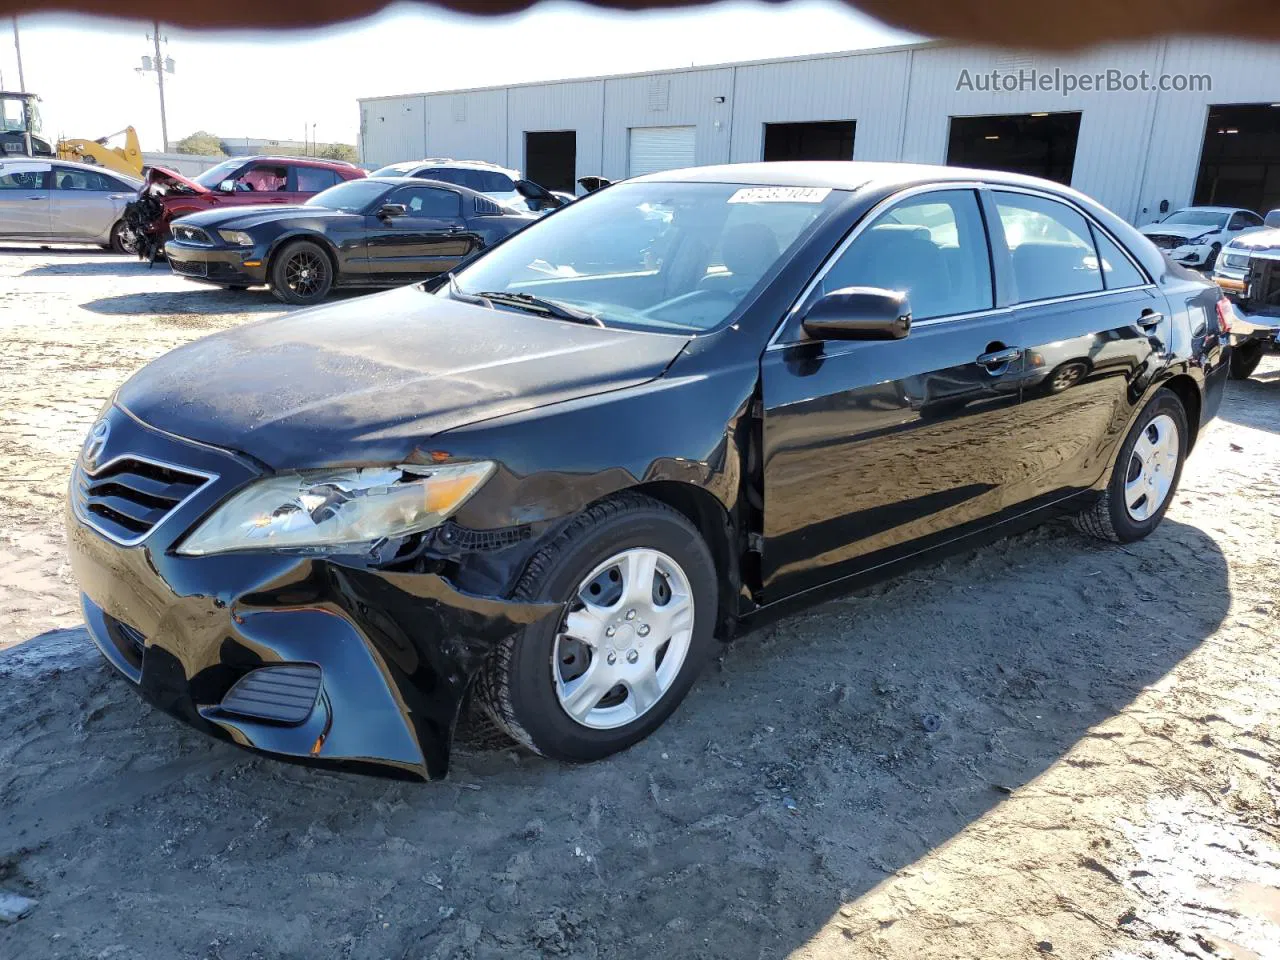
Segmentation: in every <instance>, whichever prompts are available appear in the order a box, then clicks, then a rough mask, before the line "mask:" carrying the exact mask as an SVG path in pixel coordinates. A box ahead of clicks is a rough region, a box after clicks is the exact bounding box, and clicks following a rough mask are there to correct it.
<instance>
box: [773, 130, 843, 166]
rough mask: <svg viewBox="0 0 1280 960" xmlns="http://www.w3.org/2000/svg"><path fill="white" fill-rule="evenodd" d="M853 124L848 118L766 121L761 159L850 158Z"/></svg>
mask: <svg viewBox="0 0 1280 960" xmlns="http://www.w3.org/2000/svg"><path fill="white" fill-rule="evenodd" d="M854 126H855V123H854V121H852V120H822V121H817V122H814V123H766V124H765V125H764V159H765V160H767V161H771V160H852V159H853V132H854Z"/></svg>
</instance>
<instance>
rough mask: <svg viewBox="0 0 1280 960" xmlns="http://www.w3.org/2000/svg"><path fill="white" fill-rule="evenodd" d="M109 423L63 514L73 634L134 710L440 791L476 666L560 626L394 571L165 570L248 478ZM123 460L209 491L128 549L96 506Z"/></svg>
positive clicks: (237, 564) (198, 564)
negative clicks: (73, 586) (507, 646)
mask: <svg viewBox="0 0 1280 960" xmlns="http://www.w3.org/2000/svg"><path fill="white" fill-rule="evenodd" d="M106 419H107V421H108V423H109V424H110V429H109V437H110V440H109V446H110V448H111V449H110V451H108V454H109V456H99V457H98V458H96V461H97V462H99V463H101V464H102V466H100V467H95V469H94V470H93V471H92V472H87V471H86V470H85V469H84V468H83V465H78V466H77V468H76V471H75V475H74V476H73V478H72V495H71V498H70V503H69V506H68V510H67V539H68V546H69V550H70V556H71V564H72V569H73V571H74V573H75V576H76V579H77V580H78V582H79V584H80V588H81V590H82V593H83V596H82V604H83V609H84V615H85V621H86V624H87V626H88V628H89V632H90V634H91V635H92V637H93V639H94V641H95V642H96V643H97V645H98V646H99V648H101V650H102V652H103V654H104V655H105V656H106V658H107V659H108V660H109V661H110V662H111V664H112V665H113V666H115V667H116V669H117V670H118V671H119V672H120V673H122V674H123V675H124V676H125V677H127V678H128V679H129V680H130V681H132V682H133V683H134V684H135V685H136V687H137V689H138V692H139V693H140V694H141V695H142V696H143V697H145V698H146V699H147V700H148V701H149V702H151V703H153V704H154V705H156V706H157V707H159V708H161V709H163V710H164V711H166V712H167V713H170V714H172V715H173V716H175V717H177V718H178V719H180V720H183V721H185V722H187V723H189V724H191V725H192V726H194V727H197V728H199V729H201V730H203V731H204V732H206V733H208V734H210V735H212V736H215V737H219V738H221V739H224V740H228V741H231V742H233V743H236V744H238V745H240V746H242V747H247V748H251V749H254V750H260V751H263V752H265V753H269V754H271V755H273V756H276V757H279V758H282V759H287V760H292V761H298V762H304V763H314V764H318V765H325V766H336V767H344V768H350V769H355V770H359V771H362V772H366V773H376V774H381V775H386V776H397V777H405V778H420V779H436V778H439V777H443V776H444V775H445V774H446V773H447V771H448V762H449V748H450V742H451V740H452V736H453V732H454V728H455V725H456V723H457V720H458V715H459V712H460V710H461V707H462V704H463V702H464V699H465V697H466V695H467V691H468V688H469V686H470V684H471V681H472V679H473V678H474V677H475V675H476V672H477V671H478V670H479V669H480V666H481V665H482V664H483V662H484V660H485V658H486V657H487V656H488V655H489V653H490V652H491V651H492V650H493V649H494V647H495V646H496V645H497V644H498V643H499V642H500V641H502V640H503V639H505V638H507V637H509V636H511V635H512V634H513V633H515V632H517V631H519V630H521V629H523V628H525V627H526V626H528V625H530V624H534V623H538V622H540V621H542V620H543V619H545V618H548V617H558V616H560V614H561V612H562V608H561V605H560V604H555V603H520V602H513V601H507V600H503V599H499V598H494V597H485V596H477V595H473V594H470V593H467V592H466V591H463V590H460V589H458V588H457V587H456V586H455V585H454V584H453V583H451V582H450V580H449V579H448V577H447V576H446V575H445V574H444V573H443V572H441V571H438V570H437V571H427V572H418V571H406V570H389V569H383V568H378V567H376V566H369V565H366V564H364V563H362V560H361V558H337V557H313V556H300V555H296V554H282V553H270V552H262V553H243V554H226V555H217V556H209V557H183V556H178V555H176V554H175V553H174V552H173V551H172V546H173V545H174V544H175V543H176V542H177V541H178V540H179V539H180V538H181V537H182V536H183V534H184V533H185V532H186V530H188V529H189V528H190V527H191V526H192V525H193V524H194V523H195V522H197V521H198V520H199V519H200V518H201V517H202V516H203V515H205V514H206V513H207V512H208V511H209V510H210V509H211V508H212V507H213V506H215V505H216V504H217V503H218V502H220V501H221V500H223V499H225V497H226V495H227V493H228V492H229V491H230V490H232V489H237V488H238V487H240V486H241V485H243V483H245V482H248V481H249V480H250V479H252V478H253V477H255V476H256V475H258V473H259V471H258V470H257V468H256V467H254V466H253V465H252V464H250V463H248V462H246V461H244V460H242V459H241V458H239V457H236V456H233V455H231V454H229V453H226V452H224V451H220V450H215V449H213V448H209V447H204V446H202V445H197V444H189V443H186V442H184V441H180V440H176V439H174V438H171V437H168V436H166V435H163V434H160V433H158V432H156V431H153V430H151V429H149V428H147V427H144V426H143V425H141V424H139V423H138V422H137V421H134V420H133V419H132V418H130V417H129V416H128V415H127V414H124V413H123V412H121V411H119V410H118V409H116V408H112V410H111V412H110V413H109V414H108V416H107V418H106ZM135 463H137V464H150V465H152V466H154V467H155V468H156V470H162V469H166V468H165V465H174V466H175V467H180V468H181V469H182V470H186V471H190V472H191V473H192V474H193V475H196V476H200V477H208V478H210V479H209V480H208V482H206V483H205V484H204V485H203V486H201V487H200V488H199V489H198V490H197V491H196V492H195V493H193V494H191V495H190V497H188V498H187V499H184V500H182V501H181V502H180V503H179V504H178V505H177V506H176V507H173V508H172V510H171V511H170V512H169V513H167V514H165V515H164V516H163V517H162V518H160V519H159V520H157V521H156V522H155V524H154V527H153V528H152V529H151V530H150V531H149V532H147V533H146V534H145V535H144V536H143V537H142V538H141V539H138V540H137V541H136V542H129V539H130V538H125V537H121V536H119V535H118V528H117V527H113V526H112V525H111V523H110V522H109V521H108V518H109V516H110V515H111V511H112V510H113V507H112V504H113V503H114V504H115V508H118V509H119V510H120V511H124V510H126V509H127V505H126V504H125V503H124V502H123V501H122V500H120V499H119V491H118V490H115V491H111V490H108V492H106V493H103V494H101V495H98V494H94V493H92V491H93V490H95V489H98V487H99V486H100V485H101V481H99V480H98V479H97V478H100V477H103V476H104V475H105V476H107V477H108V480H107V485H108V487H109V486H110V483H111V481H112V478H114V479H115V480H117V481H118V484H117V485H119V484H122V483H126V482H131V481H129V480H128V477H130V476H132V475H131V474H129V473H128V472H127V471H129V470H132V469H135V467H134V466H133V465H134V464H135ZM136 469H139V470H144V472H145V470H150V469H151V467H143V466H137V467H136ZM112 471H115V473H114V474H113V473H112ZM155 476H159V477H161V478H162V479H163V478H164V477H171V476H172V473H168V474H165V473H157V474H155ZM135 479H136V478H135ZM138 482H139V483H140V482H141V481H138ZM152 482H155V477H152ZM86 491H89V492H88V493H86ZM153 494H154V495H155V496H157V497H160V496H162V495H161V493H160V492H159V491H155V490H153ZM113 497H114V498H116V499H113ZM104 511H105V512H104Z"/></svg>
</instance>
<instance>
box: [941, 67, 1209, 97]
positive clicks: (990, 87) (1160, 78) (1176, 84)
mask: <svg viewBox="0 0 1280 960" xmlns="http://www.w3.org/2000/svg"><path fill="white" fill-rule="evenodd" d="M956 90H957V91H960V90H968V91H971V92H975V93H1028V92H1032V93H1058V94H1061V95H1062V96H1064V97H1066V96H1070V95H1071V94H1073V93H1075V92H1076V91H1077V90H1079V91H1082V92H1085V93H1091V92H1096V93H1151V92H1156V91H1158V92H1161V93H1209V92H1211V91H1212V90H1213V77H1212V76H1211V75H1210V74H1207V73H1151V72H1150V71H1148V70H1139V71H1137V72H1131V71H1127V70H1121V69H1119V68H1118V67H1113V68H1110V69H1107V70H1101V71H1098V72H1096V73H1076V72H1073V71H1070V70H1063V69H1061V68H1059V67H1055V68H1054V69H1052V70H1037V69H1035V68H1034V67H1023V68H1020V69H1017V70H979V71H973V70H969V69H967V68H966V69H962V70H961V71H960V75H959V76H958V77H957V78H956Z"/></svg>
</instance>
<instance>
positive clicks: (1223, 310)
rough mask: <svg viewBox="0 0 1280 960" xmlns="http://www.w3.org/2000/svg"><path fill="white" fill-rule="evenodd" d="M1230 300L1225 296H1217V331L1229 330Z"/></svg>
mask: <svg viewBox="0 0 1280 960" xmlns="http://www.w3.org/2000/svg"><path fill="white" fill-rule="evenodd" d="M1231 312H1232V310H1231V301H1230V300H1228V299H1227V298H1226V297H1219V298H1218V332H1219V333H1230V332H1231Z"/></svg>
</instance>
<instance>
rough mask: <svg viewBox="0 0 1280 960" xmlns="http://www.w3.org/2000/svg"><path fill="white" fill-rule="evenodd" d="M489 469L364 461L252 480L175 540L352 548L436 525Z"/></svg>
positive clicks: (202, 545)
mask: <svg viewBox="0 0 1280 960" xmlns="http://www.w3.org/2000/svg"><path fill="white" fill-rule="evenodd" d="M492 472H493V464H492V463H490V462H488V461H483V462H477V463H458V464H447V465H444V466H439V467H427V466H422V467H419V466H409V465H406V466H402V467H366V468H363V469H358V470H323V471H307V472H305V473H285V474H280V475H278V476H274V477H269V478H267V479H265V480H259V481H258V482H257V483H254V484H252V485H250V486H248V487H246V488H245V489H243V490H241V491H240V492H239V493H237V494H236V495H235V496H234V497H232V498H231V499H230V500H228V501H227V502H226V503H224V504H223V505H222V506H221V507H219V508H218V509H217V510H215V511H214V512H213V513H212V514H211V515H210V516H209V517H208V518H206V519H205V520H204V522H203V523H201V524H200V525H199V526H198V527H196V529H195V531H194V532H193V533H192V534H191V535H190V536H189V537H187V539H186V540H185V541H184V542H183V543H182V545H181V546H180V547H178V553H180V554H183V555H185V556H206V555H208V554H211V553H227V552H229V551H239V550H278V549H300V550H305V551H308V552H318V553H325V552H332V551H333V550H334V549H335V548H343V549H345V550H350V551H359V550H362V549H367V548H370V547H372V546H373V545H374V544H376V543H378V542H379V541H381V540H385V539H388V538H390V537H402V536H406V535H408V534H411V533H419V532H421V531H423V530H428V529H430V528H431V527H434V526H437V525H438V524H439V523H441V522H442V521H443V520H444V519H445V518H446V517H448V516H449V515H450V514H451V513H453V512H454V511H455V510H457V509H458V508H459V507H460V506H462V505H463V504H464V503H466V501H467V499H468V498H469V497H470V496H471V495H472V494H473V493H475V491H476V490H477V489H479V487H480V485H481V484H482V483H484V481H485V480H486V479H488V477H489V474H491V473H492Z"/></svg>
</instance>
